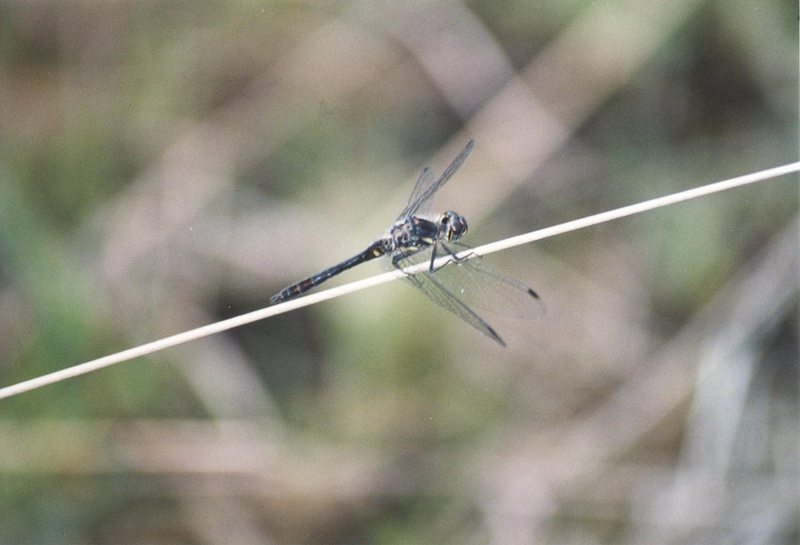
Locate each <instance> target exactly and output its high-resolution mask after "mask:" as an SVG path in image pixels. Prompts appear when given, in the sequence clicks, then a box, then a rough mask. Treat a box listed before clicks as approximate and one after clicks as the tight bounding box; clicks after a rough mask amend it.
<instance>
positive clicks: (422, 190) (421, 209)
mask: <svg viewBox="0 0 800 545" xmlns="http://www.w3.org/2000/svg"><path fill="white" fill-rule="evenodd" d="M474 147H475V141H474V140H470V141H469V142H468V143H467V145H466V146H464V149H463V150H461V153H459V154H458V156H457V157H456V158H455V159H453V162H452V163H450V166H449V167H447V168H446V169H445V171H444V172H443V173H442V175H441V177H440V178H439V179H438V180H436V181H435V182H433V183H431V182H432V180H433V173H432V172H431V170H430V169H429V168H426V169H424V170H423V171H422V174H420V177H419V179H418V180H417V185H416V186H414V191H412V192H411V198H410V199H409V200H408V206H406V208H405V210H403V212H402V213H401V214H400V218H398V219H401V218H406V217H408V216H413V215H416V214H420V213H425V212H427V209H428V207H430V203H431V199H432V198H433V196H434V195H435V194H436V192H437V191H439V189H441V188H442V186H443V185H444V184H446V183H447V181H448V180H449V179H450V178H452V177H453V174H455V173H456V172H457V171H458V169H459V168H461V165H463V164H464V161H466V160H467V157H469V154H470V153H472V148H474Z"/></svg>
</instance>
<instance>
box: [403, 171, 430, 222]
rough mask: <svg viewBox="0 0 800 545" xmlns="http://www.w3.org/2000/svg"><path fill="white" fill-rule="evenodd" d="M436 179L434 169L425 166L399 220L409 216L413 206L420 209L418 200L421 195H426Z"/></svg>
mask: <svg viewBox="0 0 800 545" xmlns="http://www.w3.org/2000/svg"><path fill="white" fill-rule="evenodd" d="M434 181H435V178H434V177H433V171H432V170H431V169H429V168H428V167H425V168H423V169H422V172H421V173H420V175H419V178H417V183H416V184H415V185H414V191H412V192H411V196H410V197H409V198H408V204H407V205H406V207H405V208H404V209H403V211H402V212H400V215H399V216H398V217H397V219H398V220H400V219H403V218H406V217H408V216H409V215H410V213H409V211H410V210H411V208H412V207H413V206H415V205H416V209H417V210H419V209H420V204H418V203H417V201H419V200H420V197H421V196H422V195H424V194H425V192H426V191H428V189H430V187H431V186H432V185H433V182H434ZM428 206H430V200H429V201H428ZM425 212H427V210H426V211H424V212H423V213H425Z"/></svg>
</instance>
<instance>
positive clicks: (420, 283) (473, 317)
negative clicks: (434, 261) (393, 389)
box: [395, 259, 506, 346]
mask: <svg viewBox="0 0 800 545" xmlns="http://www.w3.org/2000/svg"><path fill="white" fill-rule="evenodd" d="M407 261H408V260H406V259H399V260H397V261H396V262H395V266H397V267H399V268H405V267H408V266H411V265H412V263H411V262H410V261H408V262H407ZM405 279H406V281H407V282H409V283H410V284H411V285H413V286H414V287H415V288H417V289H418V290H419V291H421V292H422V293H424V294H425V295H426V296H427V297H428V298H429V299H430V300H431V301H433V302H434V303H436V304H437V305H439V306H440V307H442V308H443V309H445V310H447V311H450V312H452V313H453V314H455V315H456V316H458V317H459V318H461V319H462V320H464V321H465V322H467V323H468V324H469V325H471V326H472V327H474V328H475V329H477V330H478V331H480V332H481V333H483V334H484V335H486V336H487V337H489V338H490V339H492V340H494V341H495V342H497V343H499V344H500V345H501V346H505V345H506V343H505V342H504V341H503V339H501V338H500V335H498V334H497V332H496V331H495V330H494V329H492V326H490V325H489V324H487V323H486V322H485V321H484V320H483V318H481V317H480V316H478V315H477V314H475V311H473V310H472V309H471V308H469V307H468V306H467V305H466V304H465V303H464V302H463V301H462V300H461V299H459V298H458V297H456V296H455V295H454V294H453V293H452V292H450V291H449V290H448V289H447V288H446V287H445V286H443V285H442V283H441V282H439V280H437V278H436V277H435V276H434V275H433V274H431V273H428V272H424V273H420V274H415V275H411V276H406V277H405Z"/></svg>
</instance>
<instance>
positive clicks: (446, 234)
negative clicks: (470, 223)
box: [439, 211, 467, 241]
mask: <svg viewBox="0 0 800 545" xmlns="http://www.w3.org/2000/svg"><path fill="white" fill-rule="evenodd" d="M465 234H467V220H465V219H464V217H463V216H459V215H458V214H456V213H455V212H450V211H447V212H445V213H444V214H442V216H441V217H440V218H439V236H440V237H442V238H444V239H445V240H447V241H456V240H458V239H460V238H461V237H462V236H464V235H465Z"/></svg>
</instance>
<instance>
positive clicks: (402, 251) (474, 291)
mask: <svg viewBox="0 0 800 545" xmlns="http://www.w3.org/2000/svg"><path fill="white" fill-rule="evenodd" d="M474 146H475V141H474V140H471V141H470V142H469V143H468V144H467V145H466V147H464V149H463V150H462V151H461V153H459V154H458V157H456V158H455V159H454V160H453V162H452V163H451V164H450V166H449V167H447V169H446V170H445V171H444V173H443V174H442V175H441V177H440V178H439V179H438V180H435V181H434V176H433V172H432V171H431V169H430V168H425V169H423V170H422V174H420V176H419V179H418V180H417V183H416V185H415V186H414V191H412V192H411V197H410V198H409V199H408V205H406V207H405V208H404V209H403V211H402V212H401V213H400V216H398V218H397V220H396V221H395V222H394V224H392V227H391V229H390V230H389V233H388V234H387V235H386V236H384V237H383V238H380V239H378V240H376V241H375V242H373V243H372V244H371V245H370V246H369V247H368V248H367V249H365V250H364V251H363V252H361V253H359V254H357V255H354V256H353V257H351V258H350V259H347V260H345V261H342V262H341V263H339V264H337V265H334V266H333V267H330V268H328V269H325V270H324V271H322V272H320V273H317V274H315V275H313V276H309V277H308V278H305V279H303V280H300V281H299V282H296V283H294V284H292V285H291V286H289V287H287V288H285V289H283V290H282V291H281V292H280V293H277V294H276V295H274V296H273V297H272V298H271V299H270V303H272V304H275V303H281V302H284V301H287V300H289V299H292V298H294V297H297V296H298V295H301V294H303V293H305V292H306V291H308V290H310V289H311V288H313V287H315V286H318V285H319V284H322V283H323V282H325V281H326V280H328V279H329V278H331V277H333V276H336V275H337V274H339V273H341V272H344V271H346V270H348V269H350V268H352V267H355V266H356V265H360V264H361V263H364V262H366V261H370V260H372V259H375V258H378V257H382V256H389V257H390V259H389V260H387V262H389V263H391V265H390V267H393V268H397V269H405V268H407V267H411V266H413V265H417V264H420V263H423V262H427V263H429V265H428V267H427V270H425V271H424V272H422V273H419V274H414V275H407V276H406V277H405V278H406V280H407V281H408V282H410V283H411V284H412V285H414V286H415V287H416V288H418V289H419V290H420V291H421V292H422V293H424V294H425V295H427V296H428V297H429V298H430V299H431V300H432V301H433V302H434V303H436V304H438V305H440V306H441V307H443V308H444V309H445V310H449V311H450V312H452V313H453V314H455V315H456V316H458V317H459V318H461V319H462V320H464V321H465V322H467V323H468V324H470V325H471V326H473V327H474V328H476V329H477V330H478V331H480V332H481V333H483V334H485V335H487V336H489V337H490V338H492V339H493V340H495V341H496V342H498V343H499V344H501V345H502V346H505V345H506V343H505V342H504V341H503V339H502V338H500V335H498V334H497V332H496V331H495V330H494V329H493V328H492V327H491V326H490V325H489V324H487V323H486V322H485V321H484V320H483V318H481V317H480V316H478V314H476V313H475V311H473V310H472V309H471V308H470V306H469V305H467V303H466V302H465V301H467V300H468V301H469V302H470V303H471V304H472V306H475V307H478V308H482V309H485V310H489V311H491V312H497V313H499V314H506V315H511V316H517V317H521V318H527V319H536V318H540V317H541V316H542V315H543V314H544V304H543V303H542V301H541V299H540V298H539V295H538V294H537V293H536V292H535V291H533V290H532V289H531V288H529V287H528V286H526V285H524V284H522V283H520V282H517V281H516V280H513V279H511V278H507V277H506V276H503V275H501V274H500V273H497V272H495V271H493V270H491V269H490V268H488V267H486V266H484V265H482V264H481V263H479V262H478V260H477V259H466V258H463V257H461V258H459V257H457V256H456V254H457V253H458V252H461V251H464V250H469V249H470V247H469V246H466V245H465V244H463V243H461V242H460V239H461V237H462V236H464V234H466V232H467V221H466V220H465V219H464V217H462V216H460V215H458V214H456V213H455V212H452V211H448V212H445V213H444V214H442V215H440V216H439V217H438V218H436V219H435V220H431V219H426V218H425V217H424V216H426V215H427V213H428V211H429V209H430V205H431V201H432V199H433V196H434V195H435V194H436V192H437V191H439V189H441V188H442V186H444V184H446V183H447V181H448V180H449V179H450V178H451V177H452V176H453V174H455V173H456V171H457V170H458V169H459V168H461V165H463V164H464V161H466V159H467V157H468V156H469V154H470V153H471V152H472V149H473V147H474ZM443 257H449V260H448V261H447V263H446V264H445V265H443V266H439V267H436V266H435V264H436V262H437V260H439V258H443ZM387 268H389V267H388V266H387Z"/></svg>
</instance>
